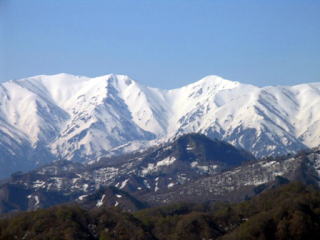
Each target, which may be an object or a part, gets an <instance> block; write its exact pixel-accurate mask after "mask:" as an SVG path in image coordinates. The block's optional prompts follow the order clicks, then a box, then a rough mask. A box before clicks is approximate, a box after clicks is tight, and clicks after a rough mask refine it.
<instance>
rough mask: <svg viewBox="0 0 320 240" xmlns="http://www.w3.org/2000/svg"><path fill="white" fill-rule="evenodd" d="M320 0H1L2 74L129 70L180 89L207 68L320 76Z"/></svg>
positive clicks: (228, 74) (267, 79) (273, 79)
mask: <svg viewBox="0 0 320 240" xmlns="http://www.w3.org/2000/svg"><path fill="white" fill-rule="evenodd" d="M319 12H320V1H319V0H268V1H264V0H254V1H253V0H158V1H156V0H117V1H114V0H113V1H107V0H105V1H95V0H90V1H89V0H73V1H72V0H28V1H26V0H25V1H22V0H0V81H6V80H10V79H18V78H23V77H28V76H32V75H38V74H55V73H60V72H66V73H72V74H78V75H86V76H99V75H103V74H108V73H122V74H128V75H129V76H131V77H132V78H133V79H135V80H138V81H139V82H141V83H143V84H146V85H149V86H153V87H160V88H167V89H169V88H175V87H180V86H183V85H185V84H188V83H191V82H194V81H196V80H198V79H200V78H202V77H204V76H206V75H210V74H214V75H220V76H222V77H225V78H227V79H231V80H235V81H240V82H244V83H251V84H255V85H258V86H265V85H279V84H281V85H292V84H297V83H303V82H313V81H319V82H320V14H319Z"/></svg>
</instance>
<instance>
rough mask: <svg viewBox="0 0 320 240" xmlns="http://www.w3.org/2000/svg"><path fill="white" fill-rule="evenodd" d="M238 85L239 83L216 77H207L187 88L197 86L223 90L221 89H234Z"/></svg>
mask: <svg viewBox="0 0 320 240" xmlns="http://www.w3.org/2000/svg"><path fill="white" fill-rule="evenodd" d="M239 85H240V82H236V81H230V80H227V79H224V78H222V77H220V76H217V75H208V76H206V77H203V78H201V79H200V80H199V81H197V82H195V83H192V84H190V85H189V86H192V87H196V86H198V87H202V88H210V87H213V88H215V89H217V90H223V89H231V88H235V87H238V86H239Z"/></svg>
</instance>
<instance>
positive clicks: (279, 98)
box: [0, 74, 320, 177]
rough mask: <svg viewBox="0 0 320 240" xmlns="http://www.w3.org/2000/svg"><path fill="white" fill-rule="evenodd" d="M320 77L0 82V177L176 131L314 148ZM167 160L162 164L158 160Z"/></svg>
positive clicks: (238, 143)
mask: <svg viewBox="0 0 320 240" xmlns="http://www.w3.org/2000/svg"><path fill="white" fill-rule="evenodd" d="M319 106H320V83H309V84H301V85H296V86H276V87H262V88H260V87H256V86H253V85H248V84H241V83H239V82H233V81H229V80H225V79H223V78H220V77H217V76H208V77H205V78H203V79H201V80H200V81H198V82H195V83H193V84H190V85H187V86H185V87H182V88H179V89H173V90H161V89H155V88H150V87H146V86H143V85H141V84H139V83H137V82H135V81H133V80H132V79H130V78H129V77H128V76H124V75H113V74H111V75H106V76H101V77H96V78H88V77H79V76H73V75H68V74H58V75H52V76H46V75H42V76H35V77H30V78H25V79H21V80H14V81H8V82H5V83H2V84H0V165H1V168H0V177H5V176H9V175H10V174H11V173H12V172H15V171H18V170H23V171H25V170H30V169H32V168H34V167H35V166H38V165H41V164H45V163H49V162H51V161H53V160H59V159H60V160H75V161H79V162H89V161H92V160H97V159H99V158H101V157H104V156H111V155H119V154H123V153H128V152H132V151H136V150H138V151H141V150H143V149H147V148H149V147H150V146H154V145H157V144H159V143H162V142H166V141H168V140H170V139H174V138H175V137H176V136H180V135H182V134H185V133H191V132H197V133H202V134H205V135H206V136H208V137H210V138H211V139H218V140H223V141H226V142H228V143H230V144H232V145H234V146H235V147H238V148H241V149H244V150H246V151H248V152H250V153H251V154H253V155H254V156H255V157H257V158H260V157H265V156H270V155H273V156H275V155H284V154H287V153H293V152H297V151H299V150H301V149H306V148H312V147H316V146H318V145H319V144H320V108H319ZM168 161H169V160H168Z"/></svg>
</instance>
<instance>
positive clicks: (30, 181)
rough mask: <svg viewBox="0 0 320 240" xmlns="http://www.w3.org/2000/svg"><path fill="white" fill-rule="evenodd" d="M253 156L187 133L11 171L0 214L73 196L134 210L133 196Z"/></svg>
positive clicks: (0, 195) (1, 187)
mask: <svg viewBox="0 0 320 240" xmlns="http://www.w3.org/2000/svg"><path fill="white" fill-rule="evenodd" d="M252 159H253V157H252V155H250V154H248V153H246V152H244V151H243V150H238V149H236V148H234V147H233V146H232V145H230V144H227V143H223V142H219V141H212V140H210V139H209V138H207V137H205V136H204V135H199V134H189V135H184V136H181V137H179V138H178V139H176V140H174V141H173V142H168V143H166V144H163V145H161V146H158V147H154V148H151V149H149V150H147V151H145V152H141V153H135V154H130V155H124V156H118V157H112V158H108V159H101V160H100V161H98V162H95V163H90V164H86V165H85V164H81V163H76V162H72V161H57V162H54V163H51V164H48V165H46V166H43V167H40V168H38V169H36V170H33V171H31V172H28V173H16V174H13V175H12V177H11V178H10V179H9V180H8V181H6V182H4V183H3V184H0V213H1V212H2V213H3V212H8V211H14V210H26V209H29V210H30V209H36V208H39V207H47V206H50V205H55V204H58V203H62V202H68V201H75V200H77V201H78V202H79V203H81V204H84V205H92V206H95V205H96V204H98V203H99V202H100V203H99V204H98V205H101V206H102V205H103V204H105V203H106V204H107V205H109V206H110V204H113V205H111V206H114V205H119V206H122V207H123V208H126V209H130V210H132V209H137V208H138V206H139V205H142V204H138V203H135V202H138V201H133V200H132V199H133V198H134V197H136V198H137V199H138V198H139V197H140V196H142V195H145V194H147V195H148V194H151V195H152V194H153V193H157V192H165V191H167V190H170V189H171V188H172V187H176V186H179V185H183V184H186V183H191V182H193V181H195V180H197V179H199V178H202V177H204V176H210V175H213V174H218V173H221V172H223V171H225V170H226V169H229V168H233V167H235V166H239V165H241V164H243V163H245V162H247V161H249V160H252ZM107 187H109V188H107ZM110 187H112V188H110ZM124 191H126V192H128V193H125V192H124ZM130 194H131V196H132V197H130ZM117 195H121V196H122V197H119V198H121V199H118V198H117ZM103 196H104V197H103ZM128 200H129V201H128ZM129 203H132V204H130V205H129Z"/></svg>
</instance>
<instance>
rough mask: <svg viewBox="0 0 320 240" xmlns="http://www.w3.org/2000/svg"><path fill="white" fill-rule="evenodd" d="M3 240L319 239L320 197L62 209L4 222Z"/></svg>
mask: <svg viewBox="0 0 320 240" xmlns="http://www.w3.org/2000/svg"><path fill="white" fill-rule="evenodd" d="M0 239H1V240H2V239H3V240H4V239H5V240H10V239H25V240H28V239H32V240H40V239H41V240H42V239H51V240H55V239H68V240H69V239H70V240H72V239H77V240H81V239H90V240H91V239H92V240H105V239H117V240H128V239H132V240H144V239H152V240H168V239H170V240H171V239H172V240H180V239H181V240H193V239H194V240H196V239H197V240H198V239H207V240H208V239H219V240H233V239H234V240H241V239H245V240H250V239H252V240H253V239H255V240H256V239H266V240H267V239H279V240H282V239H293V240H298V239H303V240H308V239H320V192H319V191H318V190H315V189H314V188H312V187H309V186H305V185H302V184H300V183H291V184H288V185H284V186H281V187H278V188H276V189H272V190H269V191H266V192H264V193H262V194H260V195H258V196H256V197H254V198H253V199H251V200H248V201H244V202H241V203H238V204H229V203H215V204H184V203H177V204H173V205H169V206H163V207H158V208H150V209H145V210H140V211H137V212H134V213H126V212H122V211H121V210H120V209H118V208H99V209H94V210H86V209H83V208H80V207H79V206H77V205H61V206H56V207H52V208H49V209H40V210H36V211H33V212H26V213H20V214H17V215H15V216H11V217H8V218H3V219H1V220H0Z"/></svg>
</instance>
